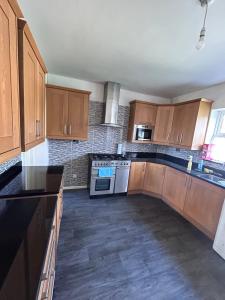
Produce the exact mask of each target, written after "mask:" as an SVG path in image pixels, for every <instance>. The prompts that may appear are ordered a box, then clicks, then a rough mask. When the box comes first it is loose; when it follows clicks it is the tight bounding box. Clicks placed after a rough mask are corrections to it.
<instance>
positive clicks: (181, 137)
mask: <svg viewBox="0 0 225 300" xmlns="http://www.w3.org/2000/svg"><path fill="white" fill-rule="evenodd" d="M183 136H184V135H183V133H181V135H180V144H181V143H182V141H183Z"/></svg>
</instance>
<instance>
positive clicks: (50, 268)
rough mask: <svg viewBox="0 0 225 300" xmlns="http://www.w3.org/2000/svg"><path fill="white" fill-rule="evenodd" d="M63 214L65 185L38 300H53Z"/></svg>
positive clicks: (59, 199) (61, 189) (53, 226)
mask: <svg viewBox="0 0 225 300" xmlns="http://www.w3.org/2000/svg"><path fill="white" fill-rule="evenodd" d="M62 212H63V183H62V185H61V188H60V192H59V194H58V199H57V205H56V210H55V215H54V220H53V225H52V229H51V234H50V239H49V243H48V248H47V254H46V259H45V262H44V268H43V272H42V275H41V276H42V277H41V283H40V288H39V291H38V295H37V298H36V299H37V300H52V298H53V289H54V281H55V264H56V256H57V246H58V239H59V231H60V224H61V219H62Z"/></svg>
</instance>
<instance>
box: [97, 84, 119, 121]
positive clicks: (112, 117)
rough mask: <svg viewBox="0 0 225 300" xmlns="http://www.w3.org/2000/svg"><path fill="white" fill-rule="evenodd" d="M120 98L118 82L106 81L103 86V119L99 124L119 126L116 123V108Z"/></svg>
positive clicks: (117, 108)
mask: <svg viewBox="0 0 225 300" xmlns="http://www.w3.org/2000/svg"><path fill="white" fill-rule="evenodd" d="M119 98H120V84H119V83H115V82H110V81H109V82H106V83H105V87H104V103H105V119H104V123H103V124H101V125H104V126H112V127H120V125H118V120H117V118H118V110H119Z"/></svg>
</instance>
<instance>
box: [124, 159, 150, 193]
mask: <svg viewBox="0 0 225 300" xmlns="http://www.w3.org/2000/svg"><path fill="white" fill-rule="evenodd" d="M145 166H146V163H145V162H132V163H131V168H130V176H129V184H128V193H129V194H131V193H137V192H142V190H143V184H144V176H145Z"/></svg>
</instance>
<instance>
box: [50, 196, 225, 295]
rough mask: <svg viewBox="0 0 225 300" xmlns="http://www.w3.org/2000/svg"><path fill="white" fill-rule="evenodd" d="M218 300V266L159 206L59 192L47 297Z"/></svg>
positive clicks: (224, 275)
mask: <svg viewBox="0 0 225 300" xmlns="http://www.w3.org/2000/svg"><path fill="white" fill-rule="evenodd" d="M70 299H77V300H81V299H82V300H88V299H98V300H101V299H102V300H103V299H104V300H106V299H107V300H108V299H113V300H114V299H118V300H123V299H129V300H133V299H135V300H142V299H146V300H148V299H150V300H151V299H154V300H161V299H162V300H164V299H165V300H170V299H171V300H172V299H173V300H176V299H179V300H183V299H198V300H199V299H204V300H205V299H208V300H214V299H218V300H223V299H225V261H224V260H222V259H221V258H220V257H219V256H218V255H217V254H216V253H215V252H214V251H213V250H212V242H211V241H209V240H208V239H207V238H206V237H205V236H204V235H202V234H201V233H200V232H199V231H198V230H197V229H195V228H194V227H193V226H192V225H191V224H189V223H188V222H187V221H185V220H184V219H182V218H181V217H180V216H179V215H178V214H176V213H175V212H174V211H173V210H172V209H170V208H169V207H168V206H167V205H166V204H164V203H163V202H162V201H160V200H157V199H154V198H150V197H147V196H142V195H137V196H130V197H113V198H104V199H89V197H88V193H87V191H77V192H66V193H64V214H63V219H62V225H61V231H60V240H59V248H58V258H57V268H56V281H55V290H54V300H70Z"/></svg>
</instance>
